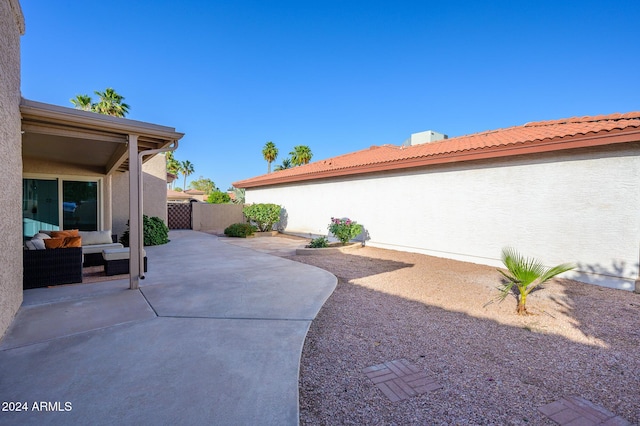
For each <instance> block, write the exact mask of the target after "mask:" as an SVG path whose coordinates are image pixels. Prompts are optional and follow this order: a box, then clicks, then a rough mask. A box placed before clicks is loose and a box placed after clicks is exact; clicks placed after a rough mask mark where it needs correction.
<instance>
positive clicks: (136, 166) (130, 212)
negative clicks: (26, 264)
mask: <svg viewBox="0 0 640 426" xmlns="http://www.w3.org/2000/svg"><path fill="white" fill-rule="evenodd" d="M24 31H25V23H24V17H23V14H22V10H21V7H20V3H19V1H18V0H0V40H2V42H1V43H0V62H1V63H0V69H1V70H2V72H1V73H0V158H2V159H3V164H4V170H3V173H2V174H1V176H2V181H1V182H0V198H1V199H2V200H3V202H2V204H1V207H0V209H1V210H0V211H1V214H0V229H2V235H3V238H1V239H0V263H1V264H2V268H0V337H1V336H2V335H3V334H4V332H5V331H6V329H7V327H8V326H9V324H10V323H11V320H12V319H13V317H14V315H15V313H16V312H17V311H18V308H19V307H20V304H21V303H22V292H23V288H22V286H23V282H22V277H23V247H24V241H25V240H26V239H28V238H29V237H31V236H32V235H33V234H34V233H36V232H38V230H39V229H71V228H78V229H81V230H107V229H110V230H112V232H113V233H116V234H118V233H122V232H123V231H124V230H125V229H126V223H127V222H128V221H129V219H130V218H132V220H131V224H132V225H131V240H130V245H131V256H130V272H131V274H130V276H131V278H130V280H131V285H132V288H135V286H136V285H137V280H138V279H139V276H140V265H141V259H140V252H141V247H140V245H141V244H140V243H139V237H138V232H137V230H138V223H139V222H138V220H137V219H139V218H140V217H141V214H142V212H144V214H147V215H149V216H159V217H161V218H163V219H164V220H165V221H166V216H167V210H166V187H167V184H166V166H165V159H164V157H163V156H158V155H157V154H158V153H159V152H163V151H166V150H171V149H175V148H176V147H177V144H178V140H179V139H180V138H181V137H182V136H183V134H182V133H179V132H176V131H175V129H174V128H171V127H166V126H159V125H156V124H151V123H144V122H140V121H134V120H128V119H124V118H117V117H109V116H104V115H100V114H96V113H92V112H87V111H80V110H76V109H72V108H66V107H61V106H56V105H50V104H45V103H41V102H35V101H31V100H27V99H24V98H22V97H21V93H20V36H21V35H22V34H24ZM140 194H143V197H140ZM140 200H143V202H142V203H141V202H140ZM141 206H142V207H141ZM141 208H142V209H143V210H141Z"/></svg>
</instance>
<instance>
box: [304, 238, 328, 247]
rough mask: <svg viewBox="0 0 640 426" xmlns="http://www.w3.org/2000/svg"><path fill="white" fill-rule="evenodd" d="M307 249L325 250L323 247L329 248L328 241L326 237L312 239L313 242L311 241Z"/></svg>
mask: <svg viewBox="0 0 640 426" xmlns="http://www.w3.org/2000/svg"><path fill="white" fill-rule="evenodd" d="M307 247H308V248H325V247H329V240H328V239H327V237H318V238H314V239H313V240H311V242H310V243H309V245H308V246H307Z"/></svg>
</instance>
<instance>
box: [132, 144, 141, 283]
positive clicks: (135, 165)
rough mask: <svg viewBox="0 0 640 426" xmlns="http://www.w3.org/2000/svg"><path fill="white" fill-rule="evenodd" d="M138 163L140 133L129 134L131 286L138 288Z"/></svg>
mask: <svg viewBox="0 0 640 426" xmlns="http://www.w3.org/2000/svg"><path fill="white" fill-rule="evenodd" d="M139 167H140V165H139V163H138V135H132V134H130V135H129V288H130V289H131V290H137V289H138V282H139V280H140V251H139V249H138V248H139V247H140V244H142V242H141V241H140V227H139V219H140V208H139V207H140V204H139V203H138V188H139V187H140V185H142V182H140V173H139V170H138V169H139Z"/></svg>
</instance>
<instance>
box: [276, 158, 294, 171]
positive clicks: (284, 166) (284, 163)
mask: <svg viewBox="0 0 640 426" xmlns="http://www.w3.org/2000/svg"><path fill="white" fill-rule="evenodd" d="M290 168H291V159H289V158H285V159H284V160H282V164H280V165H278V166H276V168H275V169H274V170H275V171H276V172H279V171H280V170H286V169H290Z"/></svg>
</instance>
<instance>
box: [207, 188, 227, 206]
mask: <svg viewBox="0 0 640 426" xmlns="http://www.w3.org/2000/svg"><path fill="white" fill-rule="evenodd" d="M229 202H231V197H230V196H229V194H227V193H226V192H222V191H213V192H212V193H211V194H209V198H207V203H210V204H226V203H229Z"/></svg>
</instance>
